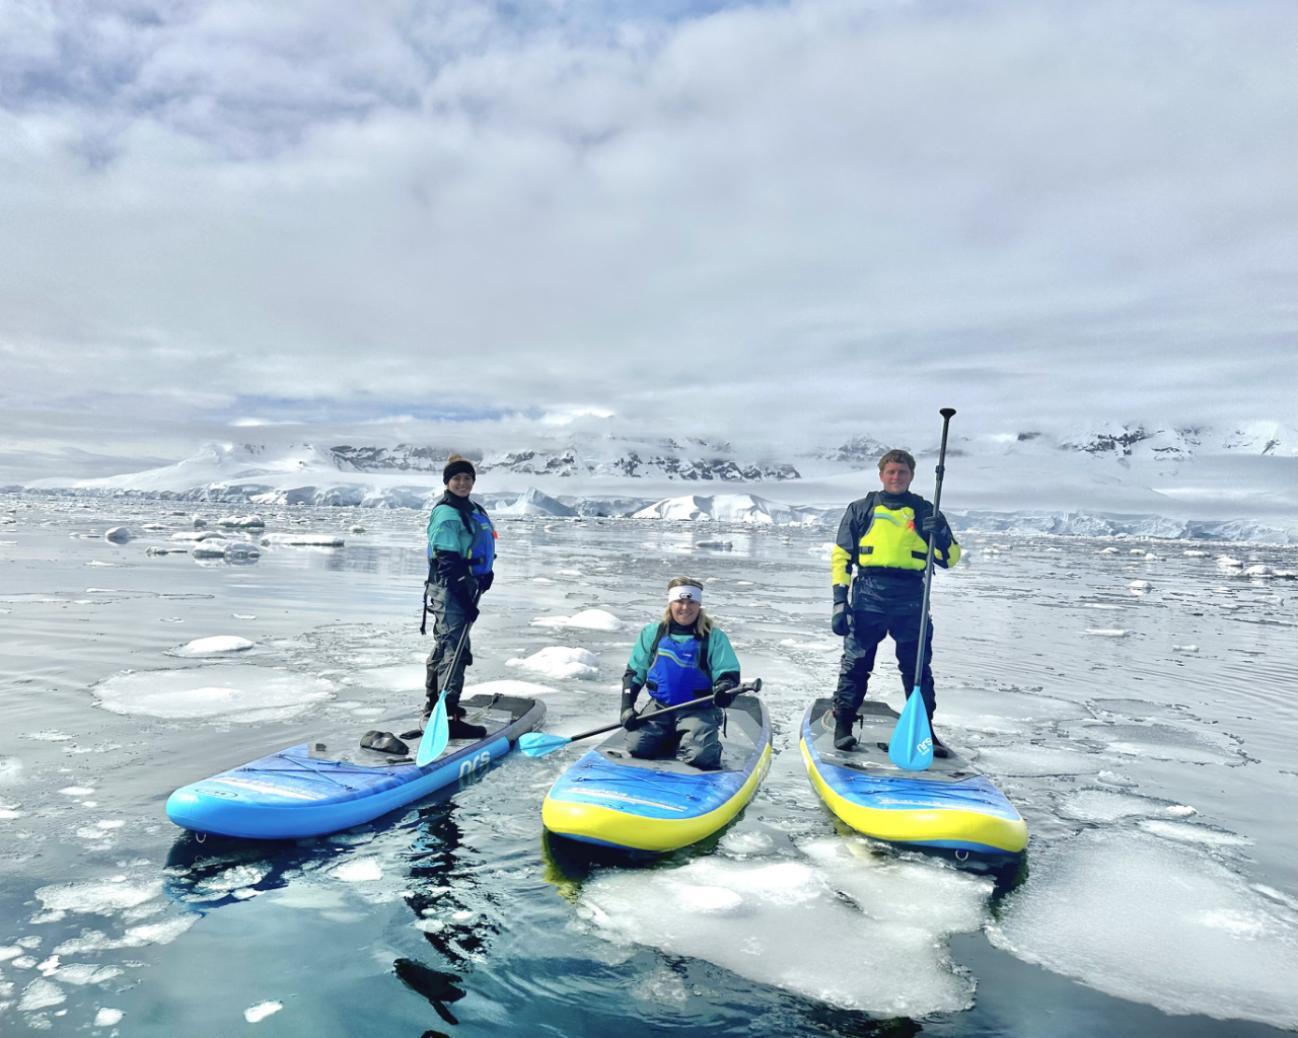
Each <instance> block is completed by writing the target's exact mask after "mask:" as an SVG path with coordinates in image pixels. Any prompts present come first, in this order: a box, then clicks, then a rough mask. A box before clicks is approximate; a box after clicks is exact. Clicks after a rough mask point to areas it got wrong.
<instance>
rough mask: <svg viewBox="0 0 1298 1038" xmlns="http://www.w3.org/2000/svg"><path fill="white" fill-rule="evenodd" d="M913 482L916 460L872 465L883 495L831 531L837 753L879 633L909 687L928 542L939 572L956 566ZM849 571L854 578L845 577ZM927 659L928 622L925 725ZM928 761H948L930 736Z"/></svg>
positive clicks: (929, 683) (895, 454)
mask: <svg viewBox="0 0 1298 1038" xmlns="http://www.w3.org/2000/svg"><path fill="white" fill-rule="evenodd" d="M914 478H915V459H914V458H913V457H912V456H911V455H910V454H909V453H907V452H906V451H902V450H892V451H888V453H887V454H885V455H884V456H883V457H882V458H880V459H879V482H880V483H881V484H883V489H882V490H875V491H871V492H870V493H869V494H866V495H865V497H863V498H860V499H859V500H857V501H853V502H852V503H851V504H850V505H848V506H847V511H846V512H844V513H843V521H842V522H841V523H839V526H838V538H837V540H836V541H835V544H834V552H833V556H832V558H833V562H832V574H833V577H832V579H833V585H834V614H833V620H832V627H833V629H834V633H835V634H837V635H840V636H841V637H842V638H843V659H842V662H841V663H840V664H839V674H838V688H837V689H836V690H835V692H834V745H835V746H836V747H837V748H838V749H840V750H850V749H852V747H854V746H855V745H856V738H855V737H854V736H853V735H852V724H853V723H854V722H855V721H856V714H857V711H858V710H859V709H860V707H861V702H862V701H863V700H864V699H865V688H866V685H867V683H868V682H869V680H870V671H871V670H872V669H873V668H874V656H875V653H876V651H877V650H878V648H879V642H881V641H882V640H883V637H884V635H891V636H892V640H893V641H894V642H895V643H896V646H897V664H898V666H899V667H900V668H901V683H902V685H903V687H904V688H905V689H906V691H907V692H908V693H909V692H910V690H911V689H913V688H914V687H915V685H916V682H915V660H916V658H917V657H918V655H919V652H918V650H919V628H920V616H921V613H922V612H923V608H924V568H925V566H926V565H927V561H928V542H929V538H930V537H931V538H933V560H934V561H935V562H936V563H937V564H938V565H939V566H941V567H942V568H943V569H947V568H949V567H951V566H954V565H955V564H956V563H957V562H959V561H960V545H959V544H957V543H956V540H955V537H954V535H953V534H952V533H951V527H950V526H949V525H947V521H946V519H945V518H943V516H942V513H941V512H936V513H935V512H934V511H933V506H932V505H931V504H930V503H929V502H927V501H925V500H924V499H923V498H922V497H920V496H919V495H917V494H912V493H911V492H910V484H911V480H913V479H914ZM854 566H855V567H856V578H855V580H853V579H852V576H851V572H852V568H853V567H854ZM849 588H850V589H851V605H850V607H849V605H848V591H849ZM932 661H933V625H932V623H929V625H928V632H927V635H926V637H925V639H924V668H923V678H922V681H921V682H920V683H919V684H920V689H921V692H922V694H923V696H924V706H925V708H926V709H927V711H928V718H929V725H930V727H931V726H932V723H933V711H934V710H935V709H936V704H937V700H936V697H935V695H934V692H933V671H932V668H931V664H932ZM933 755H934V756H935V757H949V756H950V755H951V753H950V751H949V750H948V749H947V748H946V747H945V746H944V745H943V744H942V742H941V741H940V740H939V739H938V737H937V734H936V733H934V735H933Z"/></svg>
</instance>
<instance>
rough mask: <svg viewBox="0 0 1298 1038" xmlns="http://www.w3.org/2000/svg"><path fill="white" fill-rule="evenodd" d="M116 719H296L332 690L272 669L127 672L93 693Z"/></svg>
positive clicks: (225, 666) (325, 684)
mask: <svg viewBox="0 0 1298 1038" xmlns="http://www.w3.org/2000/svg"><path fill="white" fill-rule="evenodd" d="M94 692H95V697H96V701H97V705H98V706H101V707H103V708H104V709H105V710H108V711H110V712H112V713H115V714H127V715H143V716H145V717H162V718H170V719H173V720H193V719H197V718H205V717H221V718H224V719H226V720H229V721H234V722H237V723H240V724H253V723H257V722H262V721H269V720H284V719H286V718H290V717H294V716H296V715H297V714H299V713H301V712H302V711H304V710H306V709H308V708H309V707H311V706H312V705H313V704H316V703H320V702H323V701H324V700H327V699H329V698H330V697H331V696H332V695H333V693H334V684H333V682H331V681H327V680H326V679H324V678H319V677H309V676H307V675H304V674H295V673H292V672H290V671H286V670H279V669H275V668H270V667H256V666H239V665H236V664H218V665H214V666H210V667H197V668H194V669H190V670H152V671H126V672H124V673H122V674H116V675H114V676H112V677H110V678H108V679H106V680H105V681H102V682H101V683H100V684H98V685H97V686H95V689H94Z"/></svg>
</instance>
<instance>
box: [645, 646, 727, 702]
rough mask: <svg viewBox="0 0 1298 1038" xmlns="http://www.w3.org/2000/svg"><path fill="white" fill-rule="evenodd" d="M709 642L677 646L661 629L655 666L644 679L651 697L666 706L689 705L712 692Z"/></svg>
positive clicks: (654, 654)
mask: <svg viewBox="0 0 1298 1038" xmlns="http://www.w3.org/2000/svg"><path fill="white" fill-rule="evenodd" d="M707 646H708V643H707V639H706V638H687V639H686V640H685V641H683V642H678V641H677V640H676V639H675V638H670V637H667V636H666V631H665V630H664V629H663V628H662V627H659V629H658V637H657V638H655V639H654V650H653V662H652V663H651V664H650V665H649V673H648V674H647V675H645V687H646V688H647V689H649V694H650V695H652V696H653V697H654V699H656V700H658V702H660V703H663V704H665V705H667V706H675V705H676V704H677V703H687V702H689V701H690V700H691V699H698V698H699V697H700V696H703V695H707V694H708V693H709V692H711V691H712V676H711V675H710V674H709V673H708V660H707Z"/></svg>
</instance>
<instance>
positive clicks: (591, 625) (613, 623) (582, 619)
mask: <svg viewBox="0 0 1298 1038" xmlns="http://www.w3.org/2000/svg"><path fill="white" fill-rule="evenodd" d="M532 626H533V627H579V628H582V629H583V630H587V631H620V630H622V628H623V627H625V626H626V625H625V624H624V623H623V622H622V621H621V620H619V619H618V618H617V617H616V616H614V615H613V614H612V613H610V612H608V611H607V610H604V609H583V610H582V611H581V612H579V613H574V614H573V615H572V616H538V617H537V618H536V619H535V620H533V621H532Z"/></svg>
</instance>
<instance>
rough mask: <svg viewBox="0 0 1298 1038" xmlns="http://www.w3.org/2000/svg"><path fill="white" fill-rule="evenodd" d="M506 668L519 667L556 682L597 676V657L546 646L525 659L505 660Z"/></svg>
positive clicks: (591, 654)
mask: <svg viewBox="0 0 1298 1038" xmlns="http://www.w3.org/2000/svg"><path fill="white" fill-rule="evenodd" d="M506 666H510V667H520V668H522V669H523V670H530V671H532V672H533V673H536V674H541V675H543V676H544V677H547V678H553V679H555V680H556V681H567V680H570V679H572V678H585V679H589V678H594V677H598V676H599V657H598V656H596V655H595V654H594V653H593V652H589V651H587V650H586V649H567V648H564V647H563V646H560V645H551V646H547V647H546V648H544V649H541V650H540V651H539V652H534V653H532V655H531V656H528V657H527V658H526V659H512V660H507V661H506Z"/></svg>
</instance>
